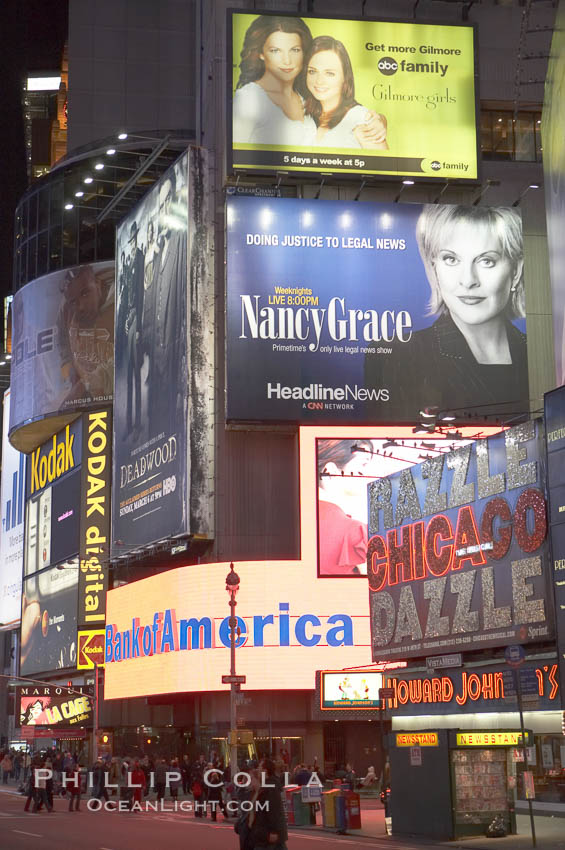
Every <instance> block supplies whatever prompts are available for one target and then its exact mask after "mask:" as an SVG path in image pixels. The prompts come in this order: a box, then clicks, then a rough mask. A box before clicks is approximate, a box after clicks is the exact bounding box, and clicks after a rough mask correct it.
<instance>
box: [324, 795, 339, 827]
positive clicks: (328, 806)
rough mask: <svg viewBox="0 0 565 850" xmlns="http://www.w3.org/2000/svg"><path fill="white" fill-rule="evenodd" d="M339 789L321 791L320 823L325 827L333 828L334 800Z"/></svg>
mask: <svg viewBox="0 0 565 850" xmlns="http://www.w3.org/2000/svg"><path fill="white" fill-rule="evenodd" d="M337 797H339V791H335V790H332V791H322V823H323V825H324V826H325V827H326V829H335V801H336V799H337Z"/></svg>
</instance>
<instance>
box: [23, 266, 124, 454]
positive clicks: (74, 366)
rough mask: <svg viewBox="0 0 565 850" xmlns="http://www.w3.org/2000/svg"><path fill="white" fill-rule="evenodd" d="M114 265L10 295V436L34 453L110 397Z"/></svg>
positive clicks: (73, 272) (55, 277) (43, 280)
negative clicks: (80, 413)
mask: <svg viewBox="0 0 565 850" xmlns="http://www.w3.org/2000/svg"><path fill="white" fill-rule="evenodd" d="M113 380H114V264H113V263H110V262H104V263H94V264H93V265H82V266H76V267H74V268H71V269H64V270H62V271H58V272H53V273H52V274H48V275H45V276H44V277H39V278H37V279H36V280H34V281H32V282H31V283H28V284H27V285H26V286H24V287H22V289H19V290H18V291H17V292H16V294H15V295H14V300H13V302H12V364H11V383H12V404H11V408H10V434H11V438H12V443H13V445H15V446H16V447H17V448H19V449H21V450H22V451H26V452H29V451H31V450H32V449H34V448H36V447H37V446H39V445H41V443H43V442H44V441H45V440H46V439H47V438H48V437H50V436H51V435H52V434H54V433H56V432H57V431H58V430H59V429H60V428H61V427H62V426H63V425H64V424H66V423H67V422H70V421H72V418H73V413H74V412H75V411H80V410H84V409H88V408H89V407H92V406H95V405H100V404H106V403H108V404H111V402H112V391H113Z"/></svg>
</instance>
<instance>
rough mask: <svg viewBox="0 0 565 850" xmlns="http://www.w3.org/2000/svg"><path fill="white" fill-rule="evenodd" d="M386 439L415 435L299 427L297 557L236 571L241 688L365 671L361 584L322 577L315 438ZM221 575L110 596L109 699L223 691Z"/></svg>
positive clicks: (161, 582) (304, 683)
mask: <svg viewBox="0 0 565 850" xmlns="http://www.w3.org/2000/svg"><path fill="white" fill-rule="evenodd" d="M387 434H388V435H390V436H392V437H396V438H398V439H401V438H403V437H406V438H408V437H409V436H410V437H413V434H412V431H411V429H409V428H404V429H385V428H375V427H372V428H370V429H368V428H365V429H363V428H361V429H358V428H356V429H348V428H332V429H329V428H301V429H300V516H301V557H300V559H299V560H296V561H273V562H269V563H264V562H261V561H257V562H243V563H240V562H238V563H237V564H236V569H237V573H238V575H239V576H240V579H241V584H240V589H239V592H238V596H237V614H238V616H239V618H240V621H239V626H240V628H241V633H242V636H241V638H240V640H239V643H240V648H239V649H238V657H237V672H238V674H243V675H245V676H246V677H247V679H246V688H249V689H251V690H253V689H257V690H313V688H314V686H315V681H316V671H319V670H322V669H324V670H339V669H341V668H346V667H354V666H355V667H360V666H362V667H367V666H370V665H371V652H370V628H369V609H368V605H367V585H366V583H365V581H359V579H358V578H357V577H355V576H352V575H350V576H344V577H341V578H339V580H337V579H336V580H332V578H331V577H329V578H326V579H324V580H323V581H322V580H320V579H319V578H318V570H317V534H316V516H315V510H316V492H317V473H316V439H322V438H325V439H328V438H333V437H338V438H349V439H353V438H356V439H363V438H367V437H370V438H372V439H375V440H377V439H380V440H384V439H386V436H387ZM466 434H467V435H469V436H470V435H471V434H476V429H468V430H467V431H466ZM227 572H228V564H195V565H192V566H187V567H180V568H176V569H174V570H169V571H167V572H164V573H161V574H159V575H157V576H154V577H151V578H148V579H144V580H141V581H137V582H135V583H132V584H129V585H125V586H123V587H120V588H116V589H114V590H111V591H109V592H108V596H107V609H106V634H105V640H104V654H105V664H106V673H105V698H106V699H117V698H121V697H127V696H144V695H148V694H158V693H169V692H177V691H181V692H184V691H188V692H191V691H218V690H225V689H226V686H225V685H222V683H221V677H222V675H223V674H225V673H226V672H227V671H228V669H229V626H228V618H229V609H228V607H227V601H226V598H225V596H226V594H225V576H226V573H227ZM275 591H276V592H275ZM344 602H346V604H344Z"/></svg>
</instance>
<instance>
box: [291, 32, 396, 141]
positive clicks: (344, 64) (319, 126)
mask: <svg viewBox="0 0 565 850" xmlns="http://www.w3.org/2000/svg"><path fill="white" fill-rule="evenodd" d="M304 64H305V68H306V87H307V89H308V96H307V97H306V104H305V111H306V115H307V116H312V118H313V119H314V121H315V123H316V131H315V134H314V137H313V139H312V140H311V141H309V144H312V145H315V146H317V147H324V148H328V147H329V148H375V149H380V150H388V144H387V141H386V119H385V118H384V116H383V115H377V119H378V120H379V121H380V123H381V133H380V134H379V136H378V137H376V139H373V140H372V141H370V140H369V139H364V140H360V138H359V136H360V134H359V132H358V130H359V128H360V127H362V126H363V124H365V123H367V122H368V121H370V119H371V116H372V115H375V113H371V112H370V111H369V110H368V109H365V107H364V106H361V104H359V103H358V102H357V101H356V100H355V81H354V78H353V68H352V67H351V60H350V58H349V54H348V52H347V50H346V49H345V46H344V45H343V43H342V42H341V41H337V39H335V38H332V37H331V36H329V35H321V36H319V37H318V38H315V39H314V41H313V42H312V45H311V47H310V50H309V52H308V55H307V57H306V61H305V63H304Z"/></svg>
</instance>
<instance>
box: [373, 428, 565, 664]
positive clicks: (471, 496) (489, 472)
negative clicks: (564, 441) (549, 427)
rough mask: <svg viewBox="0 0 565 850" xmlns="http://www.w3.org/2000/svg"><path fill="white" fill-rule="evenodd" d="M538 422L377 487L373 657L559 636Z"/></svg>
mask: <svg viewBox="0 0 565 850" xmlns="http://www.w3.org/2000/svg"><path fill="white" fill-rule="evenodd" d="M542 478H543V475H542V469H541V465H540V441H539V435H538V426H537V424H536V423H535V422H527V423H525V424H523V425H518V426H517V427H515V428H512V429H510V430H508V431H506V432H504V433H503V434H499V435H496V436H494V437H490V438H489V439H487V440H479V441H477V442H475V443H472V444H469V445H466V446H462V447H461V448H459V449H456V450H455V451H454V452H451V453H450V454H448V455H438V456H437V457H431V458H429V459H428V460H426V461H425V462H424V463H422V464H420V465H419V466H415V467H412V468H410V469H404V470H402V471H401V472H399V473H396V474H394V475H391V476H389V477H388V478H383V479H381V480H378V481H375V482H373V483H372V484H370V485H369V537H370V539H369V546H368V558H367V566H368V577H369V597H370V609H371V634H372V648H373V660H383V659H400V658H409V657H422V656H428V655H431V654H434V653H438V652H442V653H449V652H453V651H461V650H467V651H469V650H477V649H484V648H486V647H489V646H506V645H508V644H510V643H515V642H520V643H531V642H534V641H543V640H548V639H550V638H551V637H552V635H553V623H552V621H551V613H550V612H551V607H550V606H549V607H548V604H547V599H548V589H547V587H546V575H547V573H548V569H547V560H548V557H549V556H548V548H547V516H546V505H545V498H544V482H543V480H542Z"/></svg>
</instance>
